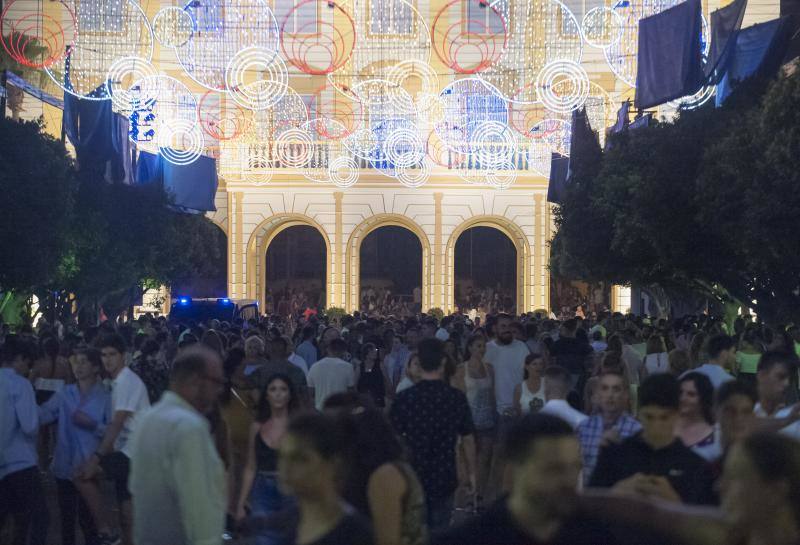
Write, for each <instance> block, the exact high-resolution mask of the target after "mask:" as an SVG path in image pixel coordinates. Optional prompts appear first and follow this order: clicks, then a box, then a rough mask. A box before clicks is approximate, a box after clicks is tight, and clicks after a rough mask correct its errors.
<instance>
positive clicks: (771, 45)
mask: <svg viewBox="0 0 800 545" xmlns="http://www.w3.org/2000/svg"><path fill="white" fill-rule="evenodd" d="M787 21H788V18H781V19H773V20H772V21H767V22H766V23H761V24H758V25H753V26H750V27H747V28H743V29H742V30H740V31H739V33H738V34H737V36H736V47H735V48H734V50H733V52H732V54H731V59H730V61H729V62H728V69H727V71H726V72H725V75H724V76H723V77H722V79H721V80H720V82H719V84H718V85H717V98H716V104H717V106H718V107H719V106H721V105H722V104H723V103H724V102H725V99H726V98H728V95H730V94H731V92H732V91H733V86H734V84H735V83H736V82H739V81H742V80H744V79H746V78H748V77H750V76H752V75H753V74H756V73H757V72H759V71H760V70H761V69H762V67H764V66H766V65H769V64H773V65H774V66H776V65H777V64H778V63H779V62H780V60H781V59H782V58H783V48H782V47H779V45H780V44H779V42H780V41H781V38H783V37H784V36H782V35H783V34H784V32H783V31H784V30H785V28H784V25H785V24H786V23H787Z"/></svg>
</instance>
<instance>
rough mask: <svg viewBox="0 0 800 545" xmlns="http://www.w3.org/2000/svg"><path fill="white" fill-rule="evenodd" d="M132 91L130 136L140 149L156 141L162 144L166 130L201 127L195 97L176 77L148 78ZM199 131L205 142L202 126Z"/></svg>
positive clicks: (137, 84) (143, 79)
mask: <svg viewBox="0 0 800 545" xmlns="http://www.w3.org/2000/svg"><path fill="white" fill-rule="evenodd" d="M128 92H129V96H130V104H131V112H130V114H128V120H129V133H128V134H129V138H130V139H131V141H132V142H133V143H135V144H136V145H137V146H140V147H143V148H145V149H148V146H150V145H151V144H152V143H154V142H159V145H160V142H161V132H162V129H163V128H164V127H167V126H173V125H174V126H181V127H186V126H194V125H196V124H197V101H196V99H195V97H194V94H192V92H191V91H189V88H188V87H186V85H184V84H183V83H181V82H180V81H178V80H176V79H175V78H171V77H169V76H165V75H163V74H158V75H155V76H147V77H144V78H142V79H140V80H137V81H136V82H135V83H134V84H133V85H132V86H131V87H130V90H129V91H128ZM166 130H167V131H169V130H170V129H166ZM198 132H200V138H199V140H200V142H202V141H203V140H202V130H199V127H198Z"/></svg>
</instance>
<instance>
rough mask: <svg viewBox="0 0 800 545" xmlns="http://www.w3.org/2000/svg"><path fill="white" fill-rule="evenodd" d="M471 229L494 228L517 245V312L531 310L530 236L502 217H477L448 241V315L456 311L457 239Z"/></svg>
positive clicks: (460, 228)
mask: <svg viewBox="0 0 800 545" xmlns="http://www.w3.org/2000/svg"><path fill="white" fill-rule="evenodd" d="M472 227H492V228H494V229H497V230H498V231H500V232H501V233H503V234H504V235H506V236H507V237H508V238H509V239H510V240H511V242H512V243H513V244H514V248H515V249H516V250H517V265H516V269H517V281H516V285H517V313H523V312H527V311H528V310H530V306H531V305H530V300H531V294H532V290H533V286H532V283H531V274H530V270H531V259H532V254H531V247H530V243H529V242H528V238H527V236H525V233H523V232H522V229H520V227H519V226H518V225H517V224H515V223H514V222H513V221H511V220H510V219H508V218H505V217H503V216H490V215H483V216H474V217H472V218H470V219H468V220H466V221H464V222H463V223H461V224H460V225H459V226H458V227H456V228H455V230H453V232H452V234H451V235H450V238H449V239H448V240H447V246H446V248H445V270H446V275H447V282H448V289H447V290H446V292H445V293H446V295H445V312H452V311H453V310H454V308H455V290H456V269H455V262H454V261H455V259H454V258H455V255H454V254H455V247H456V242H458V237H460V236H461V234H462V233H463V232H464V231H466V230H467V229H470V228H472Z"/></svg>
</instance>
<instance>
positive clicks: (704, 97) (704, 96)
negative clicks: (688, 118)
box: [667, 85, 716, 110]
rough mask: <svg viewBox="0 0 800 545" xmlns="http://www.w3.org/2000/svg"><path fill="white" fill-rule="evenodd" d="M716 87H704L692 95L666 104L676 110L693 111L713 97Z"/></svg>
mask: <svg viewBox="0 0 800 545" xmlns="http://www.w3.org/2000/svg"><path fill="white" fill-rule="evenodd" d="M715 91H716V87H715V86H713V85H704V86H703V87H701V88H700V89H699V90H698V91H697V92H696V93H694V94H693V95H689V96H685V97H682V98H679V99H676V100H673V101H671V102H668V103H667V104H668V105H669V106H672V107H673V108H675V109H676V110H694V109H695V108H699V107H700V106H702V105H703V104H705V103H706V102H708V101H709V100H711V98H712V97H713V96H714V93H715Z"/></svg>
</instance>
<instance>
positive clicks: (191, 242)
mask: <svg viewBox="0 0 800 545" xmlns="http://www.w3.org/2000/svg"><path fill="white" fill-rule="evenodd" d="M0 195H2V197H0V199H1V201H0V202H2V209H3V213H2V214H0V255H2V256H3V259H2V264H0V291H3V292H8V291H14V292H17V293H26V294H30V293H37V294H39V295H40V299H41V300H42V301H43V302H44V301H45V300H46V299H48V298H52V294H53V293H54V292H61V293H62V294H63V293H67V292H69V293H73V294H75V296H76V297H77V302H78V304H79V305H80V306H85V305H91V306H93V307H94V306H103V308H104V309H105V310H106V313H107V314H109V315H115V314H117V313H118V312H119V311H121V310H123V309H125V308H127V307H128V306H129V305H131V304H132V303H133V301H134V299H135V298H136V297H138V295H139V294H140V293H141V289H142V287H143V286H145V285H147V286H157V285H159V284H166V285H170V284H172V283H173V282H176V281H182V280H186V279H187V278H194V277H202V276H215V275H219V274H220V271H219V270H218V269H219V267H220V264H221V263H223V264H224V262H225V259H224V256H223V255H219V247H220V246H219V244H216V243H214V242H213V241H215V240H216V239H217V238H218V237H219V236H221V234H220V232H219V229H218V228H217V227H216V226H215V225H214V224H213V223H212V222H211V221H210V220H208V219H207V218H206V217H205V216H203V215H192V214H183V213H178V212H175V211H173V210H172V209H171V208H170V207H169V205H170V202H171V201H170V197H169V195H167V194H166V193H165V192H164V190H163V188H162V187H160V186H158V185H152V186H126V185H122V184H107V183H105V182H104V181H103V180H102V179H100V178H99V177H97V176H96V173H93V172H87V171H84V172H80V173H79V172H76V171H75V169H74V165H73V162H72V160H71V159H70V157H69V155H68V154H67V152H66V149H65V147H64V145H63V144H62V143H61V142H58V141H56V140H54V139H52V138H51V137H49V136H47V135H46V134H44V133H43V132H42V130H41V127H40V126H39V125H37V124H36V123H18V122H14V121H11V120H6V119H3V120H0ZM223 236H224V235H223ZM210 241H211V242H210ZM62 300H66V299H63V298H62Z"/></svg>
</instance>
